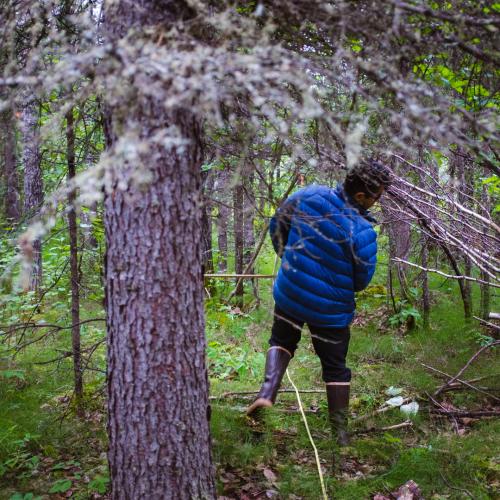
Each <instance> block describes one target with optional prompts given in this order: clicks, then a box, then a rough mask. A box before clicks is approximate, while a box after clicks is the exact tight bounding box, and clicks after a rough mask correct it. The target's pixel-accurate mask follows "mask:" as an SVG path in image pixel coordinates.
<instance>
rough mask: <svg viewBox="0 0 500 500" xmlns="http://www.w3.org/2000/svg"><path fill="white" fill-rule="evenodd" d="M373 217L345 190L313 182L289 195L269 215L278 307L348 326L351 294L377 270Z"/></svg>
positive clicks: (317, 321) (332, 325)
mask: <svg viewBox="0 0 500 500" xmlns="http://www.w3.org/2000/svg"><path fill="white" fill-rule="evenodd" d="M372 222H375V220H374V219H373V218H372V217H371V216H370V214H369V212H368V211H367V210H364V209H363V208H361V207H360V206H359V205H357V204H356V203H355V202H354V201H353V200H352V199H351V198H350V197H349V196H348V195H347V194H346V193H345V191H344V190H343V188H342V185H340V186H338V187H337V188H336V189H331V188H329V187H327V186H318V185H315V184H313V185H311V186H308V187H306V188H303V189H301V190H300V191H297V192H296V193H294V194H293V195H292V196H290V197H289V198H288V199H287V200H286V201H285V202H284V203H283V204H282V205H281V207H280V208H279V209H278V210H277V211H276V214H275V215H274V217H273V218H272V219H271V224H270V228H269V229H270V233H271V240H272V242H273V246H274V249H275V250H276V252H277V253H278V255H280V256H281V257H282V260H281V268H280V270H279V272H278V276H277V279H276V282H275V284H274V290H273V295H274V300H275V302H276V305H277V306H278V308H280V309H281V310H282V311H283V312H285V313H286V314H288V315H290V316H291V317H292V318H296V319H298V320H302V321H304V322H306V323H308V324H311V325H315V326H322V327H330V328H343V327H346V326H348V325H349V324H350V323H351V321H352V319H353V316H354V309H355V307H356V305H355V302H354V292H358V291H360V290H363V289H364V288H366V287H367V286H368V283H369V282H370V280H371V279H372V277H373V273H374V272H375V265H376V262H377V234H376V232H375V230H374V229H373V227H372Z"/></svg>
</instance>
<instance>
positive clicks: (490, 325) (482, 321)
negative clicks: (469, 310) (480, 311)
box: [473, 316, 500, 330]
mask: <svg viewBox="0 0 500 500" xmlns="http://www.w3.org/2000/svg"><path fill="white" fill-rule="evenodd" d="M473 318H474V319H477V320H478V321H479V322H480V323H482V324H484V325H487V326H489V327H490V328H495V329H496V330H500V326H498V325H495V324H493V323H490V322H489V321H485V320H484V319H481V318H478V317H477V316H473Z"/></svg>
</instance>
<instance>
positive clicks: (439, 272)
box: [391, 257, 500, 288]
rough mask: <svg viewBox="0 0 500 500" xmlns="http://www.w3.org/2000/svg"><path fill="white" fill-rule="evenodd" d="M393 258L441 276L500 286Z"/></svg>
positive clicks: (499, 286) (395, 260) (495, 285)
mask: <svg viewBox="0 0 500 500" xmlns="http://www.w3.org/2000/svg"><path fill="white" fill-rule="evenodd" d="M391 260H392V261H394V262H399V263H401V264H406V265H407V266H411V267H416V268H418V269H421V270H422V271H426V272H428V273H435V274H440V275H441V276H444V277H445V278H451V279H455V280H466V281H474V282H475V283H482V284H485V285H489V286H492V287H495V288H500V285H497V284H495V283H491V282H490V281H484V280H480V279H477V278H472V277H471V276H458V275H454V274H447V273H444V272H443V271H439V270H438V269H432V268H429V267H423V266H419V265H418V264H415V263H414V262H409V261H407V260H403V259H400V258H398V257H394V258H393V259H391Z"/></svg>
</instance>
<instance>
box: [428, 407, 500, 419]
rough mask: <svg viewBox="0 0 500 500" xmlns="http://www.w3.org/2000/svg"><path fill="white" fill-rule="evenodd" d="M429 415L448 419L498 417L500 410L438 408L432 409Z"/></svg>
mask: <svg viewBox="0 0 500 500" xmlns="http://www.w3.org/2000/svg"><path fill="white" fill-rule="evenodd" d="M430 411H431V413H437V414H439V415H443V416H449V417H470V418H479V417H500V410H478V411H467V410H444V409H440V408H432V409H431V410H430Z"/></svg>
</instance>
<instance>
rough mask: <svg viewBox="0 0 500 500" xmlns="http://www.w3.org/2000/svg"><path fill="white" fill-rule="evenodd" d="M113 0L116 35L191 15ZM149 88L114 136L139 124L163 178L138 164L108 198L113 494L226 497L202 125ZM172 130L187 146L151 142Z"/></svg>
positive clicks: (181, 9)
mask: <svg viewBox="0 0 500 500" xmlns="http://www.w3.org/2000/svg"><path fill="white" fill-rule="evenodd" d="M108 5H109V9H108V11H107V17H106V19H107V21H108V23H109V25H110V29H111V35H112V38H121V37H122V36H123V33H124V32H125V31H126V30H127V29H128V28H131V27H135V28H136V29H137V28H138V29H139V32H140V33H146V32H147V30H148V27H150V26H152V25H155V27H156V28H157V29H158V27H159V26H162V29H165V30H166V29H168V28H169V26H171V23H172V22H175V21H176V20H177V19H178V18H179V16H185V15H186V14H187V7H186V6H185V4H184V3H183V2H171V3H170V2H155V1H153V0H142V1H139V2H136V1H135V0H134V1H133V0H121V1H119V2H114V3H110V4H108ZM141 90H142V89H138V90H137V97H136V101H135V102H136V106H132V107H131V106H129V103H124V105H126V106H127V110H126V111H127V112H126V113H123V108H119V107H118V108H117V105H116V104H114V105H113V107H112V108H111V109H112V111H113V120H112V124H113V127H114V130H113V133H112V136H115V138H116V134H117V133H118V131H119V130H121V129H122V127H124V126H133V129H134V132H135V133H137V134H138V136H139V137H140V140H141V141H142V144H143V145H144V144H147V145H148V149H147V151H144V152H143V154H142V157H141V160H142V162H141V163H142V165H143V166H142V168H144V169H146V168H147V170H148V173H149V174H150V176H151V178H152V179H151V181H150V182H148V183H147V184H146V185H142V186H139V185H137V182H136V181H135V180H134V178H133V176H132V169H133V168H138V167H137V166H135V164H134V166H132V165H123V168H121V169H120V170H119V171H118V172H116V175H115V177H114V181H113V182H114V183H113V185H111V186H108V192H107V195H106V197H105V202H104V203H105V231H106V241H107V256H106V302H107V330H108V411H109V417H108V432H109V453H108V457H109V465H110V472H111V482H112V494H111V496H112V498H114V499H143V498H144V499H146V498H147V499H158V500H160V499H161V500H163V499H165V500H167V499H172V500H173V499H175V500H178V499H180V500H182V499H186V500H188V499H194V498H197V499H198V498H199V499H205V498H215V486H214V477H213V468H212V462H211V456H210V438H209V422H208V417H209V411H208V410H209V406H208V377H207V368H206V364H205V335H204V310H203V280H202V267H201V253H202V242H201V202H200V200H201V175H200V167H201V151H200V148H199V140H198V139H199V134H200V133H201V127H200V124H199V123H198V122H197V120H195V119H194V118H193V117H192V116H191V115H190V113H189V112H188V111H181V110H179V111H177V112H176V113H171V114H169V115H168V114H167V113H166V112H165V111H164V109H163V104H164V99H163V98H162V97H161V96H157V94H156V93H148V94H143V93H142V91H141ZM145 91H147V89H145ZM138 101H140V102H138ZM120 112H121V113H120ZM131 124H133V125H131ZM169 126H170V127H176V130H177V131H178V133H179V134H181V135H182V137H183V139H184V140H187V141H188V142H187V144H188V145H187V146H184V145H183V146H182V147H179V148H176V147H171V148H169V149H166V147H165V146H164V145H160V144H158V143H153V142H151V141H150V138H151V131H155V130H160V129H164V128H166V127H169ZM143 150H144V148H143ZM136 178H137V173H135V179H136ZM118 182H120V187H119V186H118Z"/></svg>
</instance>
